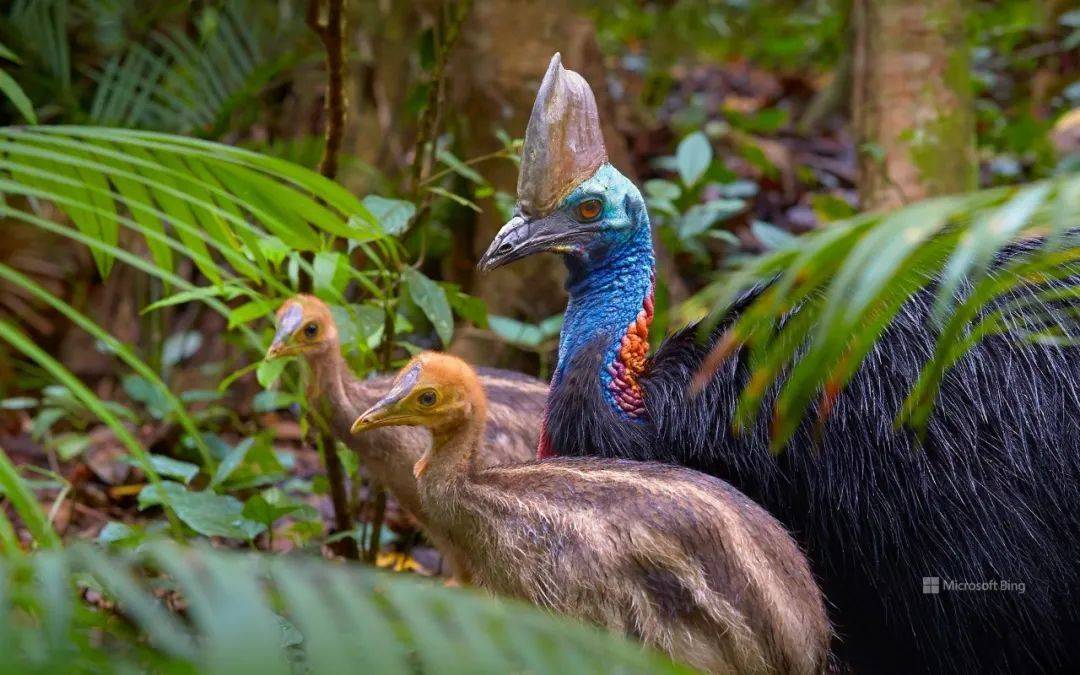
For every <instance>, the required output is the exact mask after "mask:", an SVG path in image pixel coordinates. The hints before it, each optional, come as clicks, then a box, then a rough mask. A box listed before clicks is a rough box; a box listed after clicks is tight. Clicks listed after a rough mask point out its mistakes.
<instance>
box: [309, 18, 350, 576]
mask: <svg viewBox="0 0 1080 675" xmlns="http://www.w3.org/2000/svg"><path fill="white" fill-rule="evenodd" d="M342 4H343V0H327V2H326V23H322V21H321V20H320V19H321V17H320V14H322V7H323V2H322V0H308V4H307V16H306V20H307V25H308V27H309V28H311V30H312V31H313V32H314V33H315V34H316V35H318V36H319V39H320V40H322V43H323V48H324V49H325V51H326V78H327V81H326V101H325V107H326V131H325V139H326V144H325V145H324V146H323V154H322V158H321V159H320V160H319V173H320V174H322V175H323V176H325V177H327V178H329V179H331V180H333V179H334V178H336V177H337V170H338V161H337V156H338V152H339V151H340V149H341V141H342V137H343V136H344V134H345V110H346V105H345V51H344V40H343V36H344V34H345V20H344V11H343V8H342ZM335 244H336V242H335ZM302 283H303V285H305V286H308V287H310V285H311V283H312V280H311V279H310V278H307V275H305V278H304V279H303V281H302ZM306 290H310V288H308V289H306ZM315 433H316V434H317V437H316V440H315V444H316V446H317V447H318V449H319V454H320V455H321V456H322V459H323V464H325V466H326V481H327V483H329V487H330V501H331V503H332V504H333V506H334V527H335V529H336V530H337V531H338V532H349V531H351V530H352V529H353V517H352V508H351V506H350V504H349V492H348V490H347V489H346V487H345V468H344V467H343V466H342V465H341V459H340V458H339V457H338V455H337V447H336V444H335V443H334V439H333V437H332V436H330V435H329V434H327V433H326V432H325V430H324V429H323V428H321V426H320V427H319V428H317V429H316V431H315ZM334 550H335V551H336V552H337V553H339V554H340V555H342V556H343V557H345V558H348V559H350V560H359V559H360V548H359V546H357V543H356V539H355V538H354V537H344V538H343V539H341V540H340V541H339V542H338V543H337V544H336V546H335V547H334Z"/></svg>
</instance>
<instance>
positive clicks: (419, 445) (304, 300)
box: [267, 295, 547, 580]
mask: <svg viewBox="0 0 1080 675" xmlns="http://www.w3.org/2000/svg"><path fill="white" fill-rule="evenodd" d="M277 324H278V325H277V334H276V335H275V337H274V342H273V344H272V345H271V347H270V350H269V351H268V352H267V358H276V357H282V356H289V355H296V354H298V355H301V356H302V357H303V358H304V359H305V360H306V361H307V363H308V366H309V368H310V371H311V376H310V379H309V381H308V387H307V394H308V400H309V402H310V404H311V408H312V410H313V411H314V412H316V413H317V414H318V415H319V416H320V417H321V418H322V419H323V420H325V421H326V423H327V425H328V426H329V427H330V431H331V432H332V433H333V434H334V436H335V437H336V438H337V439H338V440H340V441H341V442H342V443H344V444H345V445H346V446H348V447H349V448H350V449H352V450H353V451H354V452H356V454H357V456H358V458H359V460H360V463H361V464H362V465H363V466H364V468H365V470H366V471H367V473H368V474H369V475H370V476H371V477H372V478H374V479H375V480H377V481H378V482H379V483H381V484H382V485H384V486H385V487H386V488H387V489H388V490H389V491H390V493H391V494H392V495H393V496H394V498H395V499H396V500H397V501H398V503H399V504H400V505H401V506H402V508H404V509H405V510H406V511H408V512H410V513H411V514H412V515H413V516H415V517H416V519H417V521H418V522H419V523H420V524H421V526H422V527H423V528H424V529H425V532H426V534H428V536H429V539H431V541H432V543H433V544H435V546H436V547H437V548H439V550H440V551H441V552H442V553H443V554H444V555H445V556H446V557H447V558H448V559H449V562H450V565H451V567H452V568H453V569H454V572H455V575H456V576H458V578H459V579H462V580H467V579H466V578H465V577H464V576H463V575H462V574H461V573H460V569H459V568H460V565H458V563H457V561H456V558H457V556H455V555H454V552H453V550H452V548H451V547H450V545H449V544H448V543H447V542H445V541H443V540H441V539H440V537H439V536H438V534H437V533H434V532H432V531H431V530H430V528H428V527H427V517H426V515H425V513H424V511H423V509H422V507H421V504H420V498H419V495H418V493H417V485H416V479H415V478H414V477H413V474H412V467H413V465H414V464H415V463H416V461H417V460H418V459H419V458H420V457H421V456H422V455H423V454H424V453H425V452H427V450H428V449H429V448H430V447H431V434H429V433H428V432H427V431H426V430H424V429H421V428H416V427H403V426H398V427H385V428H380V429H378V430H374V431H372V432H371V433H369V434H364V435H362V436H356V435H353V434H351V433H349V426H350V425H351V424H352V422H353V420H355V419H356V416H357V415H359V414H360V413H361V412H363V411H364V410H366V409H367V408H369V407H370V406H371V405H373V404H374V403H375V402H376V401H378V400H379V398H380V397H381V396H382V394H384V393H385V392H386V390H387V389H388V388H389V386H390V383H391V382H392V381H393V376H390V375H383V376H378V377H374V378H371V379H368V380H360V379H358V378H357V377H356V376H355V375H353V373H352V371H351V370H350V369H349V367H348V364H347V363H346V362H345V359H344V358H343V357H342V355H341V345H340V341H339V338H338V330H337V325H336V323H335V322H334V318H333V316H332V315H331V313H330V309H329V307H327V306H326V304H325V303H323V302H322V301H321V300H319V299H318V298H315V297H313V296H310V295H298V296H295V297H293V298H291V299H289V300H287V301H286V302H285V303H284V304H283V305H282V306H281V308H280V309H279V310H278V312H277ZM312 325H314V329H311V328H309V326H312ZM309 332H310V333H311V334H310V335H309V334H308V333H309ZM480 377H481V378H482V379H483V381H484V384H485V385H486V386H487V387H489V391H490V392H491V401H490V405H489V407H488V426H487V434H486V437H485V443H484V449H483V451H482V452H480V453H478V455H477V458H476V459H477V462H478V463H479V464H480V465H481V466H492V465H495V464H507V463H513V462H521V461H525V460H528V459H530V458H532V457H534V456H535V455H536V445H537V437H538V435H539V429H540V419H541V417H542V414H543V408H544V398H545V396H546V395H547V385H546V384H544V383H543V382H541V381H540V380H537V379H534V378H531V377H528V376H526V375H521V374H519V373H514V372H510V371H505V370H498V369H494V368H489V369H483V370H482V372H481V373H480Z"/></svg>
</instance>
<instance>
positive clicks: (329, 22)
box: [307, 0, 346, 178]
mask: <svg viewBox="0 0 1080 675" xmlns="http://www.w3.org/2000/svg"><path fill="white" fill-rule="evenodd" d="M328 3H329V4H328V7H327V12H326V23H325V24H323V23H321V22H320V21H319V14H320V12H319V9H320V7H321V5H322V2H321V0H308V6H307V25H308V26H309V27H310V28H311V30H312V31H314V32H315V34H316V35H318V36H319V39H321V40H322V43H323V47H324V49H325V50H326V78H327V82H326V100H325V108H326V145H325V146H324V147H323V154H322V159H320V160H319V173H321V174H322V175H324V176H326V177H327V178H334V177H335V176H337V168H338V162H337V157H338V153H339V152H340V151H341V142H342V138H343V137H344V135H345V107H346V102H345V40H344V35H345V21H344V19H343V10H342V0H328Z"/></svg>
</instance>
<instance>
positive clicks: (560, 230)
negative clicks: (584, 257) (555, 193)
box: [476, 211, 599, 272]
mask: <svg viewBox="0 0 1080 675" xmlns="http://www.w3.org/2000/svg"><path fill="white" fill-rule="evenodd" d="M598 229H599V227H598V225H597V224H596V223H579V222H577V221H575V220H573V219H571V218H569V217H567V216H566V215H565V214H563V213H562V212H560V211H556V212H554V213H552V214H551V215H548V216H545V217H543V218H534V219H529V218H527V217H525V216H514V217H513V218H511V219H510V222H508V223H507V224H506V225H503V228H502V229H501V230H499V233H498V234H497V235H495V239H494V240H493V241H492V242H491V246H489V247H488V250H487V252H486V253H484V255H483V257H481V258H480V262H478V263H477V265H476V266H477V268H479V269H480V271H481V272H490V271H491V270H493V269H495V268H496V267H502V266H503V265H506V264H509V263H512V262H514V261H516V260H521V259H522V258H527V257H529V256H531V255H534V254H536V253H563V254H567V253H577V252H581V251H583V250H584V244H585V243H586V242H587V241H588V240H589V238H590V237H591V235H592V234H593V233H595V232H596V231H597V230H598Z"/></svg>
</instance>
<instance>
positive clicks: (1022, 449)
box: [480, 55, 1080, 673]
mask: <svg viewBox="0 0 1080 675" xmlns="http://www.w3.org/2000/svg"><path fill="white" fill-rule="evenodd" d="M540 252H555V253H560V254H562V255H563V256H564V260H565V262H566V266H567V268H568V270H569V279H568V281H567V290H568V292H569V295H570V300H569V305H568V307H567V310H566V319H565V323H564V326H563V330H562V335H561V339H560V343H559V355H558V365H557V367H556V371H555V374H554V377H553V379H552V384H551V391H550V394H549V397H548V402H547V407H546V411H545V420H544V429H543V431H542V433H541V441H540V455H541V456H548V455H570V456H576V455H584V454H598V455H602V456H606V457H622V458H634V459H644V460H660V461H663V462H669V463H674V464H681V465H685V466H688V467H692V468H695V469H698V470H701V471H704V472H706V473H711V474H713V475H715V476H718V477H720V478H722V479H724V480H726V481H728V482H730V483H731V484H732V485H734V486H735V487H736V488H738V489H739V490H741V491H742V492H744V493H745V494H747V495H748V496H750V497H751V498H752V499H754V500H755V501H757V502H758V503H759V504H761V505H763V506H764V507H766V508H767V509H768V510H769V511H771V512H772V513H773V514H774V515H775V516H776V517H777V518H778V519H779V520H780V521H781V522H783V523H784V524H785V525H787V527H788V528H789V529H790V530H791V531H792V532H793V533H794V535H795V537H796V539H798V540H799V541H800V543H801V544H802V546H803V548H804V550H806V552H807V554H808V556H809V558H810V560H811V565H812V567H813V570H814V573H815V574H816V575H817V577H818V578H819V580H820V581H821V583H822V587H823V590H824V592H825V596H826V598H827V601H828V602H829V603H830V605H832V619H833V623H834V625H835V627H836V629H837V631H838V633H839V636H840V637H839V638H838V644H837V645H836V652H837V653H838V654H839V655H840V657H841V658H842V659H844V660H846V661H847V662H848V663H849V664H850V666H851V667H852V668H853V669H854V670H855V671H856V672H863V673H881V672H895V673H921V672H933V673H995V672H996V673H1005V672H1047V671H1049V672H1055V671H1056V672H1080V665H1078V664H1080V661H1078V657H1077V653H1078V649H1077V644H1078V643H1080V622H1078V618H1077V616H1078V608H1080V580H1078V576H1080V483H1078V479H1080V350H1078V349H1077V348H1075V347H1056V346H1051V345H1045V344H1033V343H1030V342H1024V341H1021V340H1020V339H1017V338H1014V337H1012V336H1009V335H1000V336H995V337H991V338H988V339H986V340H984V341H983V342H981V343H980V344H979V345H978V346H976V347H975V348H974V349H973V350H972V351H971V352H970V353H969V354H968V355H966V356H965V357H964V358H963V359H961V360H960V361H959V362H958V363H957V364H956V365H955V366H954V367H953V368H952V369H951V370H950V371H949V373H948V374H947V376H946V378H945V380H944V382H943V385H942V389H941V393H940V399H939V406H938V408H937V409H936V411H935V412H934V414H933V416H932V418H931V419H930V421H929V426H928V429H927V434H926V437H925V439H924V441H923V442H922V443H921V444H920V443H919V442H918V441H917V440H916V438H915V436H914V435H913V434H912V433H910V432H909V431H908V430H906V429H896V428H894V425H893V417H894V415H895V414H896V412H897V411H898V410H899V409H900V406H901V403H902V401H903V400H904V397H905V395H906V394H907V392H908V391H909V390H910V387H911V385H912V383H913V382H914V380H915V377H916V375H917V373H918V371H919V368H920V366H921V364H922V363H924V362H925V361H926V359H927V358H928V357H929V356H930V355H931V354H932V349H933V345H934V341H935V336H934V334H933V331H932V324H931V321H930V319H929V307H930V304H931V302H932V293H933V291H932V290H926V291H922V292H920V293H919V294H917V295H915V296H914V297H912V298H911V299H910V300H909V301H908V302H907V303H906V305H905V306H904V307H903V309H902V310H901V312H900V313H899V315H898V317H897V319H896V321H895V323H894V324H893V325H892V326H891V327H890V328H889V329H888V330H887V331H886V333H885V334H884V336H883V337H882V339H881V340H880V343H879V344H878V346H877V347H876V348H875V349H874V350H873V351H872V352H871V354H870V355H869V356H868V357H867V359H866V361H865V362H864V363H863V365H862V366H861V368H860V370H859V371H858V373H857V374H856V375H855V377H854V378H853V380H852V381H851V383H850V385H849V387H848V388H847V389H846V391H844V392H843V393H842V394H841V395H840V397H839V399H838V400H837V401H836V402H835V405H834V408H833V410H832V411H831V412H830V415H829V416H828V418H827V421H826V423H825V425H824V428H823V429H821V430H820V433H819V434H815V433H814V430H813V429H812V423H807V424H806V425H805V426H804V427H803V428H802V429H800V431H799V432H798V434H797V435H796V436H795V438H794V439H793V441H792V442H791V443H790V444H789V445H788V447H787V449H786V450H785V451H784V452H783V453H781V454H779V455H773V454H772V453H770V451H769V437H768V429H767V420H764V419H762V420H760V422H759V423H758V424H757V426H755V427H753V428H751V429H748V430H746V431H745V432H743V433H742V434H739V435H736V434H735V433H734V432H733V431H732V425H731V416H732V413H733V411H734V410H735V406H736V401H737V398H738V395H739V393H740V391H741V390H742V388H743V386H744V385H745V384H746V382H747V375H748V371H749V368H748V365H747V362H746V355H745V354H737V355H736V356H735V357H733V358H732V359H730V360H729V361H728V362H727V363H726V364H725V365H724V366H723V367H722V368H721V370H720V371H719V372H717V373H716V374H715V376H713V378H712V379H711V381H709V383H708V385H707V386H706V388H705V390H704V391H703V392H702V393H701V394H700V395H698V396H697V397H694V396H693V395H691V393H690V392H689V386H688V385H689V383H690V381H691V379H692V378H693V376H694V374H695V372H696V371H697V370H698V368H699V366H700V365H701V362H702V359H703V357H704V355H705V354H706V353H707V352H708V350H709V349H710V345H709V344H701V343H699V341H697V340H696V339H695V331H693V330H687V331H684V332H681V333H677V334H675V335H673V336H671V337H670V338H668V339H667V340H665V341H664V342H663V343H662V344H661V345H660V346H659V348H658V349H657V350H656V352H655V354H654V355H653V356H652V357H651V358H650V357H649V356H648V348H649V345H648V329H649V324H650V321H651V319H652V313H653V303H652V295H653V276H654V259H653V248H652V239H651V236H650V230H649V219H648V216H647V214H646V210H645V204H644V202H643V200H642V197H641V194H640V193H639V192H638V190H637V188H636V187H635V186H634V185H633V184H632V183H631V182H630V181H629V180H627V179H626V178H625V177H624V176H623V175H622V174H620V173H619V172H618V171H616V170H615V168H614V167H612V166H611V165H610V164H608V163H607V158H606V153H605V150H604V146H603V141H602V138H601V135H600V128H599V124H598V122H597V112H596V104H595V102H594V101H593V96H592V92H591V91H590V90H589V87H588V85H587V84H586V83H585V81H584V80H583V79H582V78H581V77H580V76H579V75H577V74H576V73H574V72H572V71H567V70H565V69H563V67H562V65H561V63H560V61H559V57H558V55H556V56H555V58H554V59H552V62H551V65H550V67H549V69H548V71H547V74H546V76H545V78H544V81H543V84H542V85H541V87H540V91H539V94H538V96H537V101H536V104H535V105H534V107H533V112H532V118H531V119H530V121H529V126H528V129H527V131H526V137H525V146H524V150H523V159H522V166H521V175H520V178H519V182H518V210H517V213H516V215H515V216H514V218H513V219H512V220H511V221H510V222H508V223H507V224H506V226H505V227H504V228H503V229H502V230H501V231H500V232H499V234H498V235H497V236H496V238H495V240H494V241H493V242H492V244H491V246H490V248H489V249H488V251H487V253H486V254H485V255H484V256H483V258H482V260H481V262H480V266H481V268H482V269H485V268H486V269H490V268H494V267H497V266H500V265H504V264H507V263H509V262H511V261H514V260H518V259H520V258H523V257H525V256H528V255H532V254H535V253H540ZM739 311H741V310H740V308H736V309H735V310H733V312H732V316H730V317H729V319H728V320H729V321H730V320H731V319H732V318H734V316H737V314H738V312H739ZM723 328H724V326H721V327H720V331H722V330H723ZM718 335H719V332H717V333H714V340H715V338H716V336H718ZM766 404H767V405H768V404H769V401H768V400H767V401H766ZM813 416H814V415H813V411H812V412H811V415H810V417H813ZM761 417H762V418H766V417H768V416H767V415H762V416H761ZM935 578H936V579H937V582H936V584H935V582H934V579H935ZM924 579H925V580H926V581H925V583H924ZM957 584H976V585H977V586H976V588H982V589H983V590H967V591H965V590H961V588H964V586H958V585H957ZM979 584H982V586H978V585H979ZM994 584H996V586H997V589H998V590H992V588H993V585H994ZM968 588H970V586H968ZM935 589H938V590H939V592H937V593H934V592H933V591H934V590H935Z"/></svg>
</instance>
